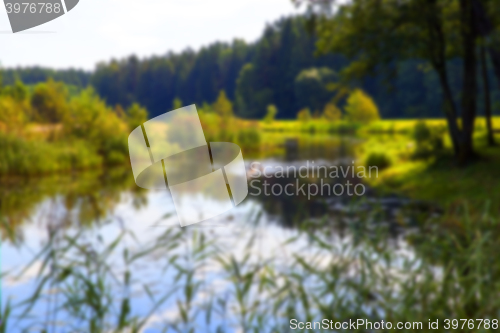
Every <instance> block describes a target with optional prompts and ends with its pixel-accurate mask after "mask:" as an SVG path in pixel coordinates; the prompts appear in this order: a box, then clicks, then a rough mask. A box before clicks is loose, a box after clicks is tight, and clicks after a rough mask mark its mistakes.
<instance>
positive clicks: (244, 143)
mask: <svg viewBox="0 0 500 333" xmlns="http://www.w3.org/2000/svg"><path fill="white" fill-rule="evenodd" d="M237 138H238V144H239V145H240V146H241V147H244V148H248V149H258V148H259V147H260V142H261V137H260V132H259V130H258V129H257V128H255V127H248V128H244V129H241V130H240V131H239V132H238V137H237Z"/></svg>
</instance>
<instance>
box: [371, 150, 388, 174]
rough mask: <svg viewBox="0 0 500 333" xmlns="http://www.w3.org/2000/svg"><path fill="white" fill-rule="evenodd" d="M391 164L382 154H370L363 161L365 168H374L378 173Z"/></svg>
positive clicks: (384, 154) (385, 155)
mask: <svg viewBox="0 0 500 333" xmlns="http://www.w3.org/2000/svg"><path fill="white" fill-rule="evenodd" d="M391 164H392V161H391V159H390V158H389V156H387V154H386V153H384V152H372V153H370V154H369V155H368V157H367V158H366V161H365V165H366V167H368V168H369V167H371V166H376V167H377V168H378V169H379V170H380V171H382V170H384V169H386V168H388V167H390V166H391Z"/></svg>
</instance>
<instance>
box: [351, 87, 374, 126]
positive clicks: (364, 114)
mask: <svg viewBox="0 0 500 333" xmlns="http://www.w3.org/2000/svg"><path fill="white" fill-rule="evenodd" d="M345 112H346V116H347V119H348V120H350V121H352V122H355V123H362V124H368V123H370V122H373V121H376V120H379V119H380V116H379V113H378V108H377V105H376V104H375V102H374V101H373V99H372V98H371V97H370V96H368V95H367V94H366V93H365V92H363V91H362V90H360V89H355V90H354V91H353V92H352V93H351V94H350V95H349V97H348V98H347V104H346V106H345Z"/></svg>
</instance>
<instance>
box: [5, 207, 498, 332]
mask: <svg viewBox="0 0 500 333" xmlns="http://www.w3.org/2000/svg"><path fill="white" fill-rule="evenodd" d="M354 209H355V207H354ZM461 214H462V215H461V216H460V217H459V218H458V219H457V217H456V215H454V217H444V219H445V220H444V222H446V223H445V224H444V226H443V224H442V223H441V224H438V223H435V222H436V221H435V220H433V219H430V220H427V221H424V224H423V225H422V229H421V230H419V232H417V233H415V232H410V233H408V234H407V235H406V236H402V238H400V237H397V238H394V237H391V227H390V225H388V224H387V223H382V222H383V221H384V217H383V214H380V212H371V213H367V214H357V215H354V217H353V216H351V217H350V219H349V222H348V223H345V221H344V222H342V223H341V222H335V221H334V220H332V218H331V217H325V218H323V219H319V220H310V221H305V222H304V223H302V224H301V226H300V228H299V229H297V230H295V231H292V232H289V233H288V238H284V239H283V241H282V242H281V245H280V246H279V247H277V248H274V249H273V247H272V246H271V245H272V244H271V243H266V242H265V241H264V240H269V239H270V238H269V237H263V234H262V232H268V231H269V229H265V228H264V229H262V227H263V226H262V225H261V223H260V222H259V220H258V217H257V218H256V220H254V223H253V224H252V223H248V222H247V223H244V222H243V221H240V222H239V223H242V227H241V228H236V229H228V231H230V233H229V235H232V236H231V238H232V239H233V240H234V241H231V240H230V239H228V237H227V236H224V235H223V234H224V233H220V234H217V233H216V234H214V233H213V232H212V231H210V229H206V228H197V227H192V228H188V229H182V230H181V229H178V228H167V229H166V230H163V231H162V232H161V233H160V234H159V235H157V236H156V237H155V239H154V240H153V241H148V242H146V243H145V244H142V245H140V244H139V243H137V242H136V241H134V239H137V238H138V237H140V235H134V234H133V233H132V232H131V231H128V230H123V232H122V233H121V234H120V235H118V236H117V237H116V238H114V239H112V240H110V241H108V242H104V241H102V237H99V236H97V237H96V236H95V235H94V236H93V234H92V233H88V232H87V231H80V232H77V233H75V234H73V235H71V236H70V235H68V234H67V233H64V232H59V231H57V230H53V231H52V232H51V233H50V237H49V240H48V242H47V244H46V245H45V247H44V248H43V250H42V251H41V252H40V253H39V254H37V255H36V256H35V257H34V260H33V262H35V261H37V260H38V261H41V262H42V265H41V268H40V270H39V274H38V277H37V278H36V281H37V282H36V288H34V292H33V294H32V296H31V297H29V298H28V299H26V300H23V301H17V302H16V303H13V302H14V301H13V300H12V301H11V302H10V303H9V304H8V305H7V304H4V308H3V309H2V312H1V313H2V314H3V317H2V322H3V323H4V324H3V325H4V326H2V329H3V332H7V331H8V332H13V331H24V330H26V331H27V330H33V329H35V330H37V331H43V332H56V331H57V332H59V331H62V332H141V330H143V329H144V330H146V328H147V329H148V330H147V331H148V332H149V331H155V332H156V331H167V330H172V331H176V332H236V331H238V332H241V331H243V332H285V331H289V330H290V324H289V321H290V319H292V318H294V319H297V320H298V321H320V320H321V319H323V318H328V319H330V320H334V321H340V322H344V321H348V320H349V319H353V320H356V319H367V320H370V321H372V322H375V321H381V320H384V321H386V322H387V321H390V322H393V323H396V322H407V321H418V322H422V323H423V325H424V328H425V327H426V326H425V325H427V323H428V320H429V319H431V320H432V321H435V320H436V319H438V320H439V321H440V323H441V325H440V328H439V329H438V330H436V331H438V332H441V331H443V332H444V331H446V330H445V329H444V327H443V325H442V323H443V321H444V319H454V318H455V319H469V318H470V319H486V318H489V319H496V318H498V315H499V311H500V300H499V298H498V294H499V292H500V283H499V282H498V281H499V279H498V277H499V274H500V265H499V264H498V262H497V261H496V260H495V257H494V255H492V254H494V253H496V252H497V251H498V249H499V247H500V241H499V238H498V232H497V229H498V221H497V220H494V219H492V218H491V217H489V215H488V209H487V208H486V209H485V211H484V215H483V218H482V219H481V220H480V221H475V222H473V221H471V220H470V217H469V215H468V213H467V210H466V209H462V213H461ZM339 223H340V224H339ZM402 223H404V222H402ZM414 231H416V230H414ZM152 258H154V260H153V263H154V264H153V265H154V266H155V268H156V269H157V270H161V271H162V272H163V275H162V276H163V277H164V278H163V279H161V281H162V288H160V289H159V290H156V291H155V290H152V289H151V288H152V287H151V285H149V284H148V283H147V282H146V281H145V280H141V279H139V278H138V277H139V276H142V275H141V274H140V269H138V267H143V268H144V262H147V261H150V260H152ZM26 269H28V267H26ZM4 274H8V273H4ZM4 276H5V275H4ZM50 290H52V291H53V292H48V291H50ZM54 290H55V291H54ZM139 291H142V293H143V294H145V295H147V297H148V299H149V301H150V302H149V304H150V305H149V308H148V309H141V310H142V311H139V312H142V314H138V311H137V308H136V306H135V305H134V304H135V303H134V294H137V293H138V292H139ZM39 304H45V307H46V310H47V311H48V312H47V313H48V315H47V317H44V316H41V317H40V312H38V313H37V312H32V310H33V309H34V307H35V305H39ZM166 310H168V311H167V312H168V313H169V315H163V316H162V315H161V314H162V313H165V311H166ZM5 323H7V324H5ZM7 328H9V329H10V330H7ZM299 331H300V330H299ZM304 331H306V330H304ZM311 331H327V330H322V329H316V330H311ZM359 331H360V332H366V331H367V330H366V329H365V328H364V327H363V328H362V329H359ZM402 331H411V330H402ZM477 331H478V332H481V331H486V330H484V329H483V330H477Z"/></svg>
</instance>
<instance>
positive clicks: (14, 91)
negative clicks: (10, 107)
mask: <svg viewBox="0 0 500 333" xmlns="http://www.w3.org/2000/svg"><path fill="white" fill-rule="evenodd" d="M1 94H2V95H4V96H10V97H12V98H13V99H14V100H16V101H17V102H22V101H24V100H26V98H27V97H28V88H27V87H26V86H25V85H24V83H22V82H21V81H19V80H17V81H16V82H15V83H14V85H12V86H6V87H5V88H4V89H2V90H1Z"/></svg>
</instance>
